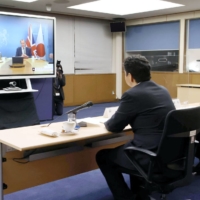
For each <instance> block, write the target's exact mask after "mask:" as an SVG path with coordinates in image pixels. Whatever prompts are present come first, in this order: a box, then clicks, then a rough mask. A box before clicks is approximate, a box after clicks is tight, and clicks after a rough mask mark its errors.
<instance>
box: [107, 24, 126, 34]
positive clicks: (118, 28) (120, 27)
mask: <svg viewBox="0 0 200 200" xmlns="http://www.w3.org/2000/svg"><path fill="white" fill-rule="evenodd" d="M110 30H111V32H125V31H126V25H125V22H111V23H110Z"/></svg>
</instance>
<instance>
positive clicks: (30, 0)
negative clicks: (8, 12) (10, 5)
mask: <svg viewBox="0 0 200 200" xmlns="http://www.w3.org/2000/svg"><path fill="white" fill-rule="evenodd" d="M12 1H21V2H25V3H32V2H34V1H38V0H12Z"/></svg>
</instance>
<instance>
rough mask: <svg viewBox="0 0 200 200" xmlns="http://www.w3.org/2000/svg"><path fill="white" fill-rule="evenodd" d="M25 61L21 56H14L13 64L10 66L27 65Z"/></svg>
mask: <svg viewBox="0 0 200 200" xmlns="http://www.w3.org/2000/svg"><path fill="white" fill-rule="evenodd" d="M23 62H24V60H23V57H21V56H16V57H12V65H10V67H16V68H17V67H25V65H24V63H23Z"/></svg>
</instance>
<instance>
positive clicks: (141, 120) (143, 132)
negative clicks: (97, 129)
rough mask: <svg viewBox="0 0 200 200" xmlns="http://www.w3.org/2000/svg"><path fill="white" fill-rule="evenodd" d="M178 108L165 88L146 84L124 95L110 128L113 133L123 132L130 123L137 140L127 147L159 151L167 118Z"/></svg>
mask: <svg viewBox="0 0 200 200" xmlns="http://www.w3.org/2000/svg"><path fill="white" fill-rule="evenodd" d="M174 109H175V107H174V104H173V102H172V100H171V97H170V95H169V93H168V91H167V90H166V89H165V88H164V87H162V86H159V85H157V84H156V83H154V82H153V81H144V82H141V83H139V84H138V85H136V86H135V87H133V88H131V89H129V90H128V91H126V92H125V93H124V94H123V96H122V98H121V102H120V106H119V109H118V110H117V112H116V114H115V115H114V116H113V117H112V118H111V120H109V121H108V123H107V124H106V127H107V128H108V130H110V131H113V132H120V131H121V130H122V129H123V128H124V127H125V126H126V125H128V124H130V125H131V127H132V129H133V132H134V140H133V141H131V142H130V143H128V144H127V145H135V146H139V147H143V148H146V149H155V148H156V147H157V145H158V143H159V141H160V136H161V133H162V130H163V127H164V121H165V117H166V115H167V113H168V112H169V111H170V110H174Z"/></svg>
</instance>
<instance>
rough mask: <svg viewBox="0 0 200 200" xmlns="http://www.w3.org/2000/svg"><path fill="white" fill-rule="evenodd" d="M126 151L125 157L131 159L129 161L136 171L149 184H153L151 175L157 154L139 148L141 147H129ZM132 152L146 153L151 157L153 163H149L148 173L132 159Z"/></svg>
mask: <svg viewBox="0 0 200 200" xmlns="http://www.w3.org/2000/svg"><path fill="white" fill-rule="evenodd" d="M124 151H125V155H126V156H127V158H128V159H129V161H130V162H131V163H132V165H133V166H134V167H135V169H136V170H137V171H138V172H139V174H140V175H141V176H142V177H143V178H144V179H145V180H146V181H147V182H148V183H151V182H152V181H151V175H152V170H153V166H154V161H153V160H154V159H155V157H156V156H157V154H155V153H154V152H152V151H149V150H147V149H143V148H139V147H135V146H131V147H127V148H125V149H124ZM131 151H139V152H142V153H145V154H147V155H149V156H151V162H150V163H149V169H148V173H146V172H145V171H144V170H143V169H142V168H141V167H140V165H139V164H138V163H137V161H135V160H134V159H132V158H131V157H132V156H131Z"/></svg>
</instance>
